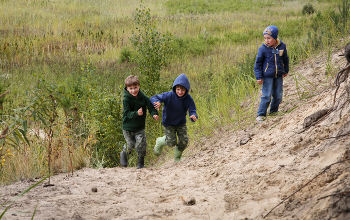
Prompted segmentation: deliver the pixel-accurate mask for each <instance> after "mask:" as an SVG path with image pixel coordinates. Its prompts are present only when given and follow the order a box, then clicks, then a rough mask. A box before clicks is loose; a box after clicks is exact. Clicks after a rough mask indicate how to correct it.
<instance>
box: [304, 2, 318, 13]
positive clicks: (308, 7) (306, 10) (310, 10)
mask: <svg viewBox="0 0 350 220" xmlns="http://www.w3.org/2000/svg"><path fill="white" fill-rule="evenodd" d="M301 12H302V13H303V15H305V14H308V15H311V14H313V13H315V9H314V6H312V4H311V3H307V4H306V5H304V7H303V10H302V11H301Z"/></svg>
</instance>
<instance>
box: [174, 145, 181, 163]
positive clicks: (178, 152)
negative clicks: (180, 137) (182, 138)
mask: <svg viewBox="0 0 350 220" xmlns="http://www.w3.org/2000/svg"><path fill="white" fill-rule="evenodd" d="M181 156H182V151H179V149H177V146H175V158H174V159H175V161H176V162H179V161H181Z"/></svg>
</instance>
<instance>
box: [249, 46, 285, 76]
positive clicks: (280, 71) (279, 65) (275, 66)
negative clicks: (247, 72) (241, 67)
mask: <svg viewBox="0 0 350 220" xmlns="http://www.w3.org/2000/svg"><path fill="white" fill-rule="evenodd" d="M277 41H278V42H277V47H276V48H273V47H269V46H267V45H266V44H265V43H264V44H263V45H262V46H261V47H260V48H259V50H258V54H257V56H256V61H255V66H254V72H255V78H256V79H257V80H259V79H263V78H264V77H277V76H282V75H284V74H286V73H288V72H289V57H288V55H287V48H286V45H285V44H284V43H283V42H282V41H280V40H277Z"/></svg>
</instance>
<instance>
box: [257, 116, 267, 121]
mask: <svg viewBox="0 0 350 220" xmlns="http://www.w3.org/2000/svg"><path fill="white" fill-rule="evenodd" d="M264 120H265V117H264V116H258V117H256V121H257V122H263V121H264Z"/></svg>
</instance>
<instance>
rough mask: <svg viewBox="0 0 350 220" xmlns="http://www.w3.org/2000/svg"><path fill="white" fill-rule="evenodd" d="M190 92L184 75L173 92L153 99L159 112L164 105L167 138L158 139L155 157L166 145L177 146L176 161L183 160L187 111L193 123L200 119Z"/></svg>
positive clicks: (185, 143)
mask: <svg viewBox="0 0 350 220" xmlns="http://www.w3.org/2000/svg"><path fill="white" fill-rule="evenodd" d="M189 91H190V82H189V81H188V78H187V76H186V75H185V74H183V73H182V74H181V75H179V76H178V77H177V78H176V79H175V81H174V83H173V90H172V91H169V92H164V93H162V94H160V95H155V96H152V97H151V102H152V103H153V104H154V106H155V108H156V109H157V110H159V108H160V106H161V103H162V102H163V103H164V107H163V119H162V124H163V126H164V132H165V136H163V137H159V138H157V140H156V145H155V146H154V153H155V155H157V156H159V155H160V154H161V153H162V149H163V147H164V146H165V145H167V146H170V147H173V146H175V158H174V159H175V161H180V160H181V156H182V152H183V151H184V150H185V148H186V147H187V144H188V135H187V126H186V115H187V111H188V112H189V115H190V119H191V121H192V122H195V121H196V120H197V118H198V116H197V113H196V105H195V104H194V101H193V99H192V97H191V95H190V94H188V92H189ZM177 139H178V140H177Z"/></svg>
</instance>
